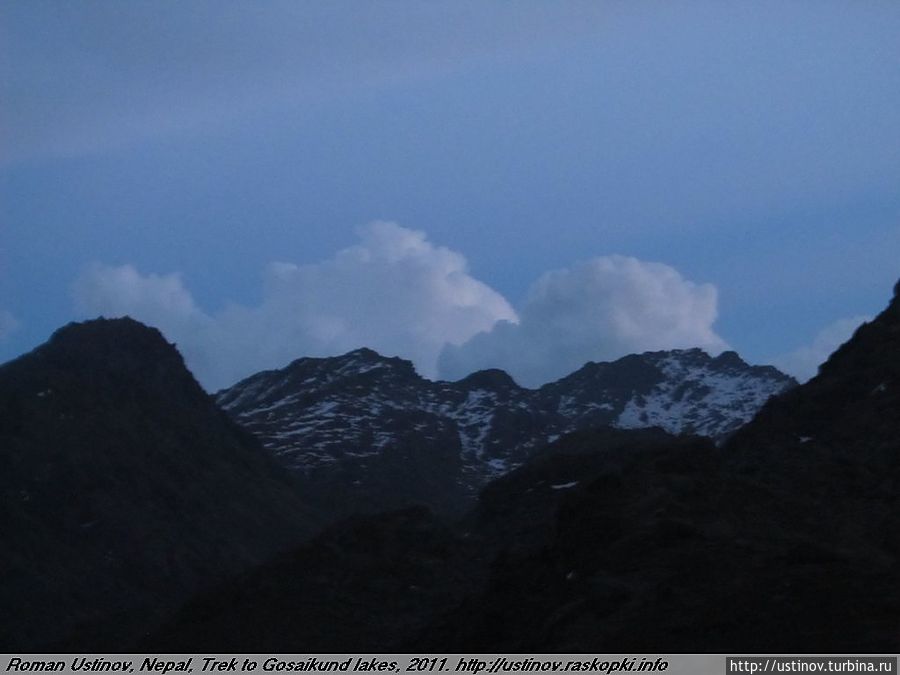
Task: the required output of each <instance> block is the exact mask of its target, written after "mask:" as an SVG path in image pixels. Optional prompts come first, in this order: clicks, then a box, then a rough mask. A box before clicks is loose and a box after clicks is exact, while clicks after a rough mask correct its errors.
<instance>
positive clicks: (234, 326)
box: [73, 222, 727, 390]
mask: <svg viewBox="0 0 900 675" xmlns="http://www.w3.org/2000/svg"><path fill="white" fill-rule="evenodd" d="M358 234H359V242H358V243H357V244H356V245H354V246H351V247H349V248H346V249H344V250H341V251H339V252H338V253H337V254H335V255H334V256H333V257H332V258H330V259H328V260H324V261H322V262H319V263H316V264H307V265H295V264H292V263H284V262H282V263H272V264H271V265H269V266H268V268H267V269H266V271H265V275H264V288H263V294H262V300H261V302H260V303H259V304H258V305H255V306H244V305H230V306H227V307H225V308H224V309H222V310H220V311H218V312H215V313H209V312H207V311H205V310H203V309H202V308H201V307H199V306H198V305H197V303H196V302H195V301H194V298H193V297H192V295H191V293H190V291H189V290H188V289H187V288H186V287H185V285H184V282H183V280H182V278H181V277H180V276H179V275H178V274H169V275H157V274H142V273H141V272H139V271H138V270H137V269H135V268H134V267H132V266H131V265H123V266H109V265H101V264H95V265H93V266H91V267H90V268H88V269H86V270H85V271H84V273H83V274H82V275H81V276H80V278H79V279H78V280H77V281H76V283H75V285H74V287H73V290H74V298H75V302H76V307H77V311H78V312H79V314H80V315H81V316H84V317H91V316H97V315H103V316H124V315H129V316H132V317H134V318H136V319H138V320H140V321H143V322H145V323H148V324H150V325H153V326H156V327H158V328H159V329H160V330H162V332H163V333H164V334H165V335H166V337H167V338H168V339H169V340H172V341H174V342H175V343H176V344H177V345H178V347H179V349H180V350H181V351H182V353H183V354H184V356H185V359H186V361H187V363H188V365H189V367H190V368H191V369H192V370H193V372H194V373H195V374H196V375H197V377H198V379H199V380H200V381H201V382H202V383H203V384H204V386H206V387H207V388H208V389H209V390H216V389H218V388H221V387H224V386H228V385H231V384H233V383H234V382H236V381H238V380H239V379H241V378H243V377H246V376H248V375H250V374H252V373H255V372H257V371H259V370H264V369H268V368H279V367H282V366H284V365H286V364H287V363H289V362H290V361H292V360H293V359H296V358H299V357H301V356H331V355H335V354H341V353H344V352H346V351H349V350H351V349H355V348H357V347H363V346H365V347H370V348H372V349H375V350H376V351H378V352H381V353H383V354H386V355H399V356H402V357H404V358H407V359H410V360H411V361H412V362H413V363H414V364H415V366H416V368H417V369H418V371H419V372H420V373H421V374H422V375H424V376H425V377H429V378H437V377H442V378H447V379H458V378H460V377H464V376H466V375H468V374H469V373H471V372H473V371H475V370H479V369H482V368H503V369H505V370H507V371H508V372H509V373H510V374H511V375H512V376H513V377H514V378H516V379H517V380H518V381H519V382H521V383H522V384H525V385H528V386H537V385H540V384H542V383H544V382H547V381H550V380H553V379H556V378H559V377H561V376H563V375H566V374H567V373H569V372H571V371H573V370H575V369H576V368H579V367H581V366H582V365H583V364H584V363H585V362H587V361H591V360H594V361H597V360H609V359H614V358H618V357H620V356H624V355H625V354H629V353H634V352H641V351H647V350H654V349H672V348H681V347H702V348H704V349H707V350H708V351H710V352H713V353H715V352H718V351H721V350H722V349H724V348H725V347H726V346H727V345H726V344H725V342H724V340H722V338H720V337H719V336H718V335H717V334H716V332H715V331H714V330H713V327H712V326H713V323H714V321H715V319H716V313H717V308H716V302H717V294H716V289H715V287H713V286H711V285H709V284H695V283H693V282H691V281H688V280H686V279H684V278H683V277H682V276H681V275H680V274H679V273H678V272H677V271H676V270H675V269H673V268H671V267H669V266H667V265H663V264H660V263H652V262H643V261H640V260H637V259H635V258H627V257H622V256H611V257H601V258H595V259H592V260H589V261H587V262H583V263H580V264H578V265H575V266H573V267H571V268H569V269H563V270H557V271H554V272H549V273H547V274H545V275H543V276H542V277H541V278H540V279H538V280H537V282H535V283H534V284H533V285H532V287H531V289H530V291H529V293H528V296H527V299H526V301H525V303H524V305H523V307H522V309H521V312H520V313H517V312H516V311H515V310H514V309H513V307H512V306H511V305H510V304H509V302H507V301H506V299H504V297H503V296H502V295H500V294H499V293H498V292H497V291H495V290H494V289H492V288H491V287H489V286H488V285H487V284H485V283H483V282H481V281H479V280H478V279H475V278H474V277H472V276H471V275H470V274H469V272H468V270H467V264H466V259H465V258H464V257H463V256H462V255H461V254H459V253H457V252H455V251H451V250H450V249H447V248H444V247H441V246H436V245H434V244H433V243H431V242H430V241H428V239H427V238H426V236H425V234H424V233H422V232H419V231H416V230H411V229H407V228H403V227H400V226H399V225H396V224H394V223H388V222H376V223H372V224H370V225H368V226H366V227H363V228H360V229H359V231H358Z"/></svg>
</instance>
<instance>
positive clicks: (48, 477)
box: [0, 319, 315, 652]
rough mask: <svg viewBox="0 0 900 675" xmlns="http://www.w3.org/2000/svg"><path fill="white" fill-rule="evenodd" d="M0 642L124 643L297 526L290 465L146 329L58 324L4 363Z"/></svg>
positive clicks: (303, 523) (7, 647) (284, 540)
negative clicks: (281, 463) (232, 417)
mask: <svg viewBox="0 0 900 675" xmlns="http://www.w3.org/2000/svg"><path fill="white" fill-rule="evenodd" d="M0 522H2V529H3V536H2V540H3V545H2V548H0V606H2V607H3V610H4V611H3V614H2V617H0V651H7V652H8V651H12V650H17V651H22V650H30V651H38V650H39V649H42V648H51V649H54V648H65V647H67V646H71V647H77V648H78V649H80V650H106V651H121V648H122V645H123V642H122V640H124V639H128V640H133V639H134V638H135V636H136V635H137V634H139V633H140V632H141V631H142V629H144V628H145V627H146V626H148V625H151V624H153V622H154V621H155V620H156V619H157V618H158V617H159V616H160V615H161V614H162V613H164V612H167V611H171V609H172V607H173V606H174V605H176V604H177V603H179V602H181V601H183V599H184V598H185V597H187V596H188V595H190V594H192V593H195V592H197V591H198V590H200V589H202V588H205V587H206V586H207V585H208V584H210V583H213V582H215V581H217V580H221V579H223V578H225V577H227V576H230V575H233V574H235V573H237V572H238V571H240V570H241V569H243V568H245V567H247V566H248V565H251V564H254V563H259V562H261V561H262V560H265V559H266V558H268V557H270V556H271V555H272V554H273V553H275V552H276V551H277V550H279V549H281V548H284V547H286V546H291V545H295V544H296V543H298V542H299V541H300V540H301V539H302V538H303V537H304V535H306V534H309V533H310V532H311V530H312V528H313V526H314V524H315V520H314V518H313V516H312V514H310V512H309V510H308V508H307V507H305V506H304V505H303V503H302V502H300V500H299V499H298V497H297V496H296V491H295V489H294V486H293V484H292V483H291V479H290V478H289V477H287V476H286V475H285V474H284V472H283V471H282V470H281V469H280V468H279V467H277V466H275V464H274V462H273V461H272V460H271V459H270V458H269V457H268V455H267V453H265V452H264V451H263V450H262V449H261V448H260V447H259V446H258V444H257V443H256V441H255V440H254V439H252V438H251V437H249V436H248V435H247V434H246V433H244V432H242V431H241V430H239V429H238V428H237V427H236V426H235V425H234V424H233V423H232V422H230V421H229V420H228V419H227V417H226V416H225V415H224V414H223V413H222V412H221V411H220V410H219V409H218V408H217V407H216V406H215V404H214V403H213V402H212V400H211V399H210V398H209V397H208V396H207V395H206V393H205V392H204V391H203V390H202V389H201V388H200V386H199V385H198V384H197V382H196V381H195V380H194V378H193V377H192V376H191V374H190V373H189V372H188V371H187V370H186V368H185V366H184V363H183V361H182V358H181V356H180V355H179V354H178V352H177V351H176V350H175V348H174V347H173V346H172V345H170V344H168V343H167V342H166V341H165V340H164V339H163V337H162V336H161V335H160V333H159V332H158V331H156V330H155V329H151V328H147V327H145V326H143V325H141V324H139V323H137V322H135V321H132V320H130V319H118V320H102V319H101V320H97V321H90V322H86V323H82V324H70V325H69V326H66V327H65V328H62V329H60V330H59V331H57V332H56V333H55V334H54V335H53V337H52V338H51V339H50V341H49V342H47V343H46V344H44V345H43V346H41V347H39V348H37V349H36V350H34V351H33V352H31V353H30V354H26V355H25V356H22V357H20V358H19V359H16V360H15V361H11V362H9V363H7V364H5V365H3V366H2V367H0Z"/></svg>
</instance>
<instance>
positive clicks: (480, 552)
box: [0, 284, 900, 653]
mask: <svg viewBox="0 0 900 675" xmlns="http://www.w3.org/2000/svg"><path fill="white" fill-rule="evenodd" d="M898 411H900V284H898V286H897V287H896V288H895V291H894V297H893V299H892V300H891V302H890V304H889V305H888V307H887V309H886V310H885V311H884V312H882V313H881V314H880V315H879V316H878V317H877V318H876V319H874V320H873V321H871V322H869V323H867V324H864V325H863V326H862V327H861V328H859V329H858V330H857V332H856V334H855V335H854V336H853V338H852V339H851V340H850V341H849V342H847V343H846V344H845V345H843V346H842V347H841V348H840V349H838V350H837V351H836V352H835V354H833V355H832V356H831V358H830V359H829V360H828V361H827V362H826V363H825V364H823V366H822V367H821V369H820V372H819V375H818V376H816V377H815V378H813V379H812V380H810V381H809V382H807V383H805V384H802V385H796V383H794V382H793V381H792V380H790V378H787V377H786V376H784V375H782V374H780V373H778V372H777V371H775V370H774V369H771V368H758V367H751V366H747V365H746V364H744V363H743V362H742V361H741V360H740V359H739V358H738V357H737V355H735V354H733V353H727V352H726V353H725V354H723V355H721V356H719V357H716V358H712V357H709V356H708V355H706V354H704V353H703V352H700V351H698V350H682V351H672V352H652V353H647V354H641V355H634V356H630V357H626V358H624V359H621V360H619V361H616V362H613V363H599V364H587V365H586V366H585V367H584V368H582V369H580V370H579V371H577V372H576V373H573V374H572V375H570V376H568V377H566V378H563V379H562V380H559V381H558V382H554V383H550V384H548V385H545V386H544V387H542V388H540V389H536V390H531V389H525V388H522V387H519V386H518V385H516V383H515V382H514V381H513V380H512V379H511V378H509V376H507V375H506V374H505V373H503V372H501V371H482V372H479V373H475V374H473V375H471V376H469V377H467V378H464V379H463V380H460V381H458V382H429V381H428V380H424V379H423V378H420V377H419V376H418V375H416V373H415V371H414V370H413V369H412V367H411V366H410V364H409V363H408V362H405V361H402V360H400V359H388V358H384V357H381V356H379V355H377V354H376V353H374V352H371V351H369V350H357V351H355V352H351V353H350V354H347V355H344V356H342V357H335V358H330V359H300V360H298V361H295V362H294V363H292V364H290V365H289V366H288V367H286V368H285V369H282V370H279V371H269V372H264V373H260V374H258V375H255V376H252V377H251V378H248V379H247V380H245V381H243V382H241V383H238V384H237V385H235V386H234V387H232V388H230V389H228V390H225V391H223V392H220V393H218V394H217V395H215V396H209V395H207V394H206V393H205V392H204V391H203V390H202V389H201V388H200V386H199V385H198V384H197V382H196V381H195V380H194V378H193V376H192V375H191V374H190V373H189V372H188V370H187V369H186V368H185V366H184V362H183V360H182V358H181V356H180V355H179V354H178V352H177V351H176V349H175V348H174V346H173V345H170V344H169V343H168V342H167V341H166V340H165V339H164V338H163V336H162V335H161V334H160V333H159V332H158V331H156V330H155V329H152V328H148V327H145V326H143V325H141V324H138V323H137V322H134V321H132V320H129V319H117V320H96V321H90V322H86V323H82V324H72V325H69V326H66V327H64V328H62V329H60V330H59V331H57V333H55V334H54V336H53V337H52V338H51V339H50V341H49V342H48V343H46V344H45V345H43V346H41V347H39V348H38V349H36V350H35V351H33V352H31V353H30V354H26V355H24V356H22V357H20V358H19V359H16V360H15V361H12V362H9V363H7V364H5V365H2V366H0V515H2V520H0V522H2V523H3V542H4V546H3V547H2V549H0V606H3V607H4V608H5V609H6V610H7V611H6V612H4V614H3V617H2V619H0V648H2V649H3V651H7V652H8V651H32V652H38V651H72V650H78V651H88V650H94V651H115V652H119V651H123V650H126V651H128V650H147V651H153V652H160V653H161V652H168V653H176V652H183V651H189V652H195V651H197V650H207V651H210V653H213V652H222V653H225V652H234V651H242V652H292V653H296V652H326V651H339V652H346V651H372V652H376V651H377V652H389V651H402V652H410V651H423V652H424V651H441V652H445V653H449V652H470V653H475V652H497V651H509V652H522V651H525V652H538V651H543V652H585V653H590V652H593V653H603V652H607V653H608V652H621V651H650V652H664V651H669V652H705V651H714V652H739V651H755V652H777V651H785V652H794V653H796V652H820V651H821V652H835V651H847V652H853V653H860V652H874V653H879V652H893V651H896V649H897V648H898V646H900V571H898V570H900V566H898V555H900V549H898V545H897V541H898V535H900V510H898V506H900V505H898V503H897V499H898V497H897V495H898V494H900V490H898V488H900V484H898V481H900V440H898V439H900V415H898ZM640 427H645V428H640Z"/></svg>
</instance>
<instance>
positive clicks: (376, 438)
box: [216, 349, 796, 513]
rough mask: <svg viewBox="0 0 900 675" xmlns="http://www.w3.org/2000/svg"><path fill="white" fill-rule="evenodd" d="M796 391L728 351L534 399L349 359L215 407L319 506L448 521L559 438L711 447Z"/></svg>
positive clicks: (650, 361) (647, 361)
mask: <svg viewBox="0 0 900 675" xmlns="http://www.w3.org/2000/svg"><path fill="white" fill-rule="evenodd" d="M795 385H796V382H795V381H794V380H793V379H792V378H790V377H788V376H787V375H784V374H783V373H780V372H779V371H777V370H776V369H775V368H772V367H769V366H749V365H747V364H746V363H744V362H743V361H742V360H741V359H740V357H738V355H737V354H735V353H734V352H725V353H723V354H722V355H720V356H718V357H716V358H712V357H710V356H709V355H708V354H706V353H705V352H703V351H701V350H699V349H689V350H674V351H665V352H648V353H645V354H640V355H632V356H627V357H625V358H622V359H619V360H618V361H615V362H612V363H588V364H586V365H585V366H584V367H583V368H581V369H580V370H578V371H576V372H574V373H572V374H571V375H569V376H567V377H565V378H563V379H561V380H558V381H556V382H552V383H550V384H547V385H545V386H543V387H541V388H540V389H526V388H523V387H520V386H518V385H517V384H516V383H515V382H514V381H513V379H512V378H511V377H510V376H509V375H508V374H506V373H505V372H503V371H501V370H484V371H480V372H477V373H474V374H472V375H470V376H468V377H466V378H464V379H462V380H459V381H458V382H432V381H430V380H426V379H424V378H422V377H420V376H419V375H418V374H417V373H416V372H415V369H414V368H413V365H412V363H410V362H409V361H405V360H402V359H398V358H385V357H383V356H380V355H378V354H377V353H375V352H374V351H372V350H370V349H359V350H356V351H353V352H350V353H348V354H345V355H344V356H340V357H334V358H324V359H314V358H304V359H299V360H297V361H294V362H293V363H291V364H290V365H289V366H287V367H286V368H283V369H281V370H273V371H266V372H262V373H258V374H256V375H254V376H252V377H249V378H247V379H246V380H243V381H242V382H240V383H238V384H236V385H234V386H233V387H231V388H229V389H226V390H224V391H222V392H219V393H218V394H217V396H216V400H217V401H218V403H219V404H220V405H221V406H222V407H223V408H224V409H225V410H226V411H227V412H229V414H231V415H232V416H233V418H234V419H235V421H236V422H238V424H240V425H241V426H243V427H244V428H245V429H247V430H248V431H250V432H251V433H253V434H254V435H255V436H257V437H258V438H259V439H260V440H261V441H262V443H263V445H264V446H265V447H266V448H267V449H268V450H270V451H271V452H272V453H273V454H275V455H276V456H277V457H278V458H279V460H280V461H281V462H282V463H283V464H284V465H285V466H287V467H289V468H291V469H292V470H294V471H295V472H296V473H297V475H298V476H299V477H300V478H301V479H302V480H303V481H304V485H305V487H306V491H307V493H308V494H309V495H310V496H311V497H312V496H316V497H318V498H320V499H321V500H322V501H323V503H328V502H329V499H330V498H331V501H330V503H329V508H330V509H338V510H340V509H341V504H343V505H345V506H347V507H349V508H350V510H368V511H373V510H378V509H384V508H390V507H399V506H402V505H404V504H407V503H410V502H416V501H417V502H421V503H424V504H428V505H429V506H431V507H432V508H434V509H436V510H438V511H440V512H443V513H458V512H460V511H461V510H463V509H465V508H468V507H469V506H471V503H472V499H473V498H474V496H475V495H477V493H478V490H480V489H481V488H482V487H483V486H484V485H485V484H486V483H487V482H488V481H489V480H491V479H493V478H496V477H497V476H500V475H503V474H504V473H506V472H508V471H510V470H511V469H514V468H516V467H517V466H520V465H522V464H523V463H525V462H526V461H527V460H528V459H529V458H530V457H531V456H532V455H533V454H534V453H535V451H537V450H538V449H539V448H541V447H543V446H544V445H546V444H547V443H549V442H552V441H554V440H556V439H557V438H559V437H560V436H561V435H563V434H566V433H570V432H573V431H577V430H581V429H591V428H597V427H602V426H614V427H618V428H624V429H629V428H645V427H660V428H662V429H664V430H665V431H668V432H670V433H674V434H679V433H686V434H699V435H703V436H708V437H710V438H713V439H716V440H719V441H721V440H723V439H724V438H726V437H727V436H728V435H730V434H731V433H733V432H734V430H736V429H737V428H739V427H740V426H741V425H742V424H745V423H746V422H747V421H749V420H750V418H751V417H752V416H753V415H754V414H755V413H756V411H757V410H759V408H760V407H761V406H762V405H763V403H765V401H766V400H767V399H768V398H769V397H770V396H773V395H775V394H778V393H780V392H782V391H785V390H786V389H788V388H790V387H792V386H795ZM335 495H340V499H339V502H340V504H336V503H335V502H334V499H333V498H334V496H335Z"/></svg>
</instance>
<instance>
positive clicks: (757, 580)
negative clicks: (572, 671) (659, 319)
mask: <svg viewBox="0 0 900 675" xmlns="http://www.w3.org/2000/svg"><path fill="white" fill-rule="evenodd" d="M898 411H900V297H898V292H897V291H896V290H895V296H894V298H893V300H892V302H891V304H890V306H889V307H888V309H887V310H885V311H884V312H883V313H882V314H881V315H880V316H879V317H877V318H876V319H875V320H874V321H872V322H871V323H869V324H866V325H864V326H863V327H861V328H860V329H859V330H858V331H857V332H856V334H855V335H854V337H853V338H852V339H851V340H850V341H849V342H848V343H847V344H846V345H844V346H843V347H841V348H840V349H839V350H838V351H837V352H836V353H835V354H834V355H833V356H832V357H831V358H830V359H829V360H828V362H827V363H826V364H824V365H823V367H822V369H821V372H820V374H819V375H818V376H817V377H816V378H813V380H811V381H810V382H809V383H807V384H805V385H802V386H799V387H797V388H795V389H793V390H792V391H790V392H789V393H787V394H785V395H783V396H781V397H778V398H776V399H773V400H771V401H770V402H769V403H767V404H766V405H765V406H764V408H763V409H762V411H761V412H760V413H759V415H758V416H757V417H756V418H755V419H754V420H753V421H752V422H751V423H750V424H749V425H747V426H746V427H745V428H744V429H742V430H741V431H740V432H738V433H737V434H736V435H735V436H734V437H733V438H732V439H730V440H729V441H728V442H727V443H726V444H725V445H724V446H721V447H717V446H716V445H714V444H713V443H712V442H711V441H710V440H708V439H703V438H698V437H690V436H682V437H679V438H675V437H670V436H667V435H666V434H664V433H662V432H660V431H658V430H632V431H623V430H614V429H605V430H604V429H600V430H593V431H583V432H577V433H573V434H571V435H567V436H565V437H563V438H561V439H560V440H558V441H557V442H555V443H552V444H551V445H549V446H547V447H545V448H544V449H543V450H541V451H539V452H536V453H534V456H533V457H532V458H531V459H530V460H529V461H528V462H526V463H525V464H524V465H522V466H520V467H519V468H517V469H515V470H513V471H511V472H509V473H508V474H507V475H505V476H503V477H500V478H498V479H496V480H495V481H493V482H492V483H491V484H489V485H488V486H487V487H486V488H485V489H484V490H483V492H482V493H481V496H480V499H479V502H478V505H477V507H476V508H475V509H474V511H473V512H472V513H470V514H469V515H468V516H467V517H465V518H464V519H463V520H462V521H461V522H460V523H458V524H457V526H456V527H455V528H454V530H452V531H451V530H448V529H447V528H446V526H444V525H443V524H442V523H441V521H440V520H438V519H435V518H433V517H431V516H429V515H428V514H427V513H425V512H421V511H415V512H408V511H407V512H395V513H391V514H385V515H381V516H372V517H369V518H368V519H365V520H352V521H348V522H344V523H341V524H338V525H336V526H334V528H332V530H330V532H329V533H327V534H326V535H323V536H322V537H319V538H317V539H316V540H314V541H313V542H311V543H310V544H309V545H307V546H306V547H304V548H302V549H300V550H299V551H296V552H295V553H293V554H291V555H288V556H285V557H283V558H281V559H280V560H279V561H278V562H276V563H273V564H270V565H268V566H265V567H262V568H259V569H257V570H255V571H253V572H250V573H247V574H245V575H243V576H242V577H240V578H239V579H237V580H233V581H231V582H228V583H226V584H224V585H222V586H220V587H219V588H217V589H216V590H215V591H212V592H209V593H207V594H204V595H202V596H200V597H198V598H196V599H195V600H194V601H192V602H191V603H189V604H188V605H187V606H186V607H185V608H183V610H182V611H181V612H180V613H179V615H178V617H177V618H176V619H174V620H173V621H172V622H170V623H169V624H167V626H166V628H165V629H164V630H163V631H161V632H159V633H157V634H155V635H154V636H153V637H152V638H151V639H150V640H149V641H148V642H146V643H145V644H144V646H147V647H152V648H154V649H171V650H172V651H177V648H179V647H182V648H183V647H186V646H188V645H203V647H204V648H205V649H208V650H222V649H225V648H226V647H228V648H234V647H235V646H236V645H240V647H241V649H243V650H247V651H254V650H256V649H262V650H269V651H273V650H274V651H279V650H290V649H292V648H293V646H294V645H296V644H297V643H296V642H295V641H293V640H294V638H295V636H297V635H298V634H302V633H303V632H304V631H306V630H313V629H312V628H310V627H312V626H315V629H314V630H315V633H314V634H315V635H322V636H325V635H338V636H340V640H341V645H342V650H344V651H346V650H350V651H353V650H355V649H369V648H372V645H378V646H379V647H380V649H381V650H384V651H389V650H392V649H397V650H401V651H409V650H412V651H428V650H436V651H442V652H468V653H474V652H479V651H482V652H496V651H510V652H521V651H527V652H540V651H549V652H555V651H566V652H588V653H590V652H594V653H596V652H601V653H602V652H613V651H623V650H624V651H634V652H639V651H651V652H652V651H656V652H659V651H663V652H665V651H669V652H801V653H802V652H813V653H815V652H826V653H835V652H851V653H864V652H874V653H891V652H895V651H896V650H897V648H898V646H900V567H898V559H897V556H898V550H897V549H898V545H897V540H898V535H900V529H898V525H900V522H898V508H897V507H898V504H897V494H898V482H897V481H898V476H900V415H898ZM361 579H364V580H365V581H364V589H365V590H363V587H362V586H361V584H362V583H363V582H361V581H360V580H361ZM305 597H314V598H318V599H324V598H332V599H338V600H339V602H338V603H337V605H338V606H339V609H328V610H325V609H323V604H322V602H315V603H313V604H312V605H311V606H305V605H304V604H303V602H302V599H303V598H305ZM279 598H282V599H283V600H282V601H280V602H279V600H278V599H279ZM453 598H455V600H454V599H453ZM385 607H393V608H396V609H390V610H385ZM332 631H333V632H332ZM315 639H316V638H311V641H310V643H309V644H310V645H313V644H315ZM322 639H323V644H325V645H327V646H330V645H331V644H332V643H331V642H329V641H328V638H325V637H323V638H322Z"/></svg>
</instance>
